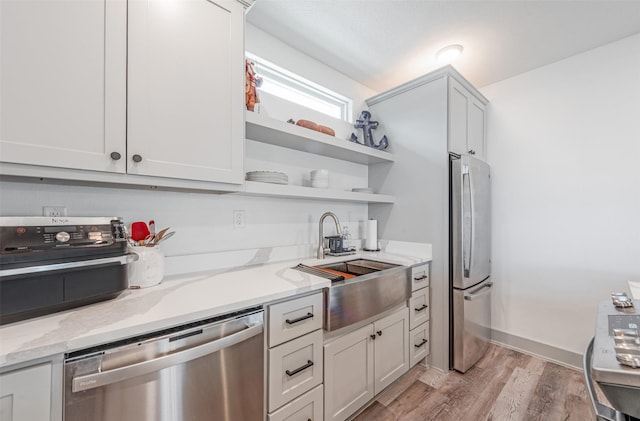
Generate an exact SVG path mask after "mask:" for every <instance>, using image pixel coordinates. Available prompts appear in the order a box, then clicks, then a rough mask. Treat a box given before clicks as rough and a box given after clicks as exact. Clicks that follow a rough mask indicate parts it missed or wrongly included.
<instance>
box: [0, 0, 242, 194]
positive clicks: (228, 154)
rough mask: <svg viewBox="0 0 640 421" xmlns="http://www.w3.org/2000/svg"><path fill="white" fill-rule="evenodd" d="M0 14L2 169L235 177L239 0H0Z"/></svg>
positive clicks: (198, 184)
mask: <svg viewBox="0 0 640 421" xmlns="http://www.w3.org/2000/svg"><path fill="white" fill-rule="evenodd" d="M0 19H1V24H2V32H1V36H2V39H1V50H0V58H1V60H0V63H1V64H0V66H1V68H0V70H1V74H0V75H1V76H0V98H1V104H0V105H1V107H0V148H1V149H0V160H1V161H2V162H3V163H7V164H6V165H5V166H4V167H3V169H2V172H3V173H5V174H11V175H25V173H26V174H27V175H29V176H33V175H34V174H36V173H37V176H44V177H51V178H69V179H75V180H85V179H86V180H91V181H105V182H109V183H114V182H115V183H118V182H122V183H126V184H131V183H133V184H154V185H167V186H172V185H178V184H176V183H182V184H179V186H180V187H187V188H188V187H189V186H190V185H189V184H187V183H191V185H193V187H195V188H206V187H207V186H208V185H213V184H212V183H208V184H207V185H203V184H204V183H202V182H218V183H228V184H229V183H230V184H242V182H243V152H244V6H243V3H241V2H239V1H237V0H129V1H125V0H85V1H69V0H47V1H36V0H29V1H23V0H2V1H1V2H0ZM15 164H18V165H15ZM20 164H28V165H30V167H24V168H20ZM34 166H36V167H34ZM50 167H56V168H50ZM25 168H26V169H25ZM62 169H64V170H65V171H62ZM78 170H81V171H78ZM85 170H91V171H92V172H91V173H90V174H89V173H87V172H86V171H85ZM45 171H48V172H45ZM43 172H44V173H43ZM106 173H109V174H106ZM96 174H97V175H96ZM125 174H126V176H125ZM148 176H151V177H148ZM100 177H102V178H100Z"/></svg>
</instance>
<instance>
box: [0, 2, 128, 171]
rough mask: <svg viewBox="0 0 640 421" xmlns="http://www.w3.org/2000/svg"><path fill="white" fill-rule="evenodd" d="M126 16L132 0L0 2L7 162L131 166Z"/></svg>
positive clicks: (0, 115) (2, 142)
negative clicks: (128, 161)
mask: <svg viewBox="0 0 640 421" xmlns="http://www.w3.org/2000/svg"><path fill="white" fill-rule="evenodd" d="M126 20H127V9H126V2H125V1H109V0H94V1H68V0H49V1H22V0H2V1H1V2H0V27H1V28H2V31H1V35H0V36H1V37H2V38H1V39H0V43H1V45H2V47H1V48H0V75H1V76H0V157H1V158H0V159H1V160H2V161H4V162H12V163H21V164H35V165H45V166H52V167H63V168H75V169H85V170H97V171H110V172H120V173H123V172H124V171H125V159H124V158H125V155H126V149H125V143H126V58H127V56H126V54H127V50H126V49H127V45H126V36H127V34H126ZM112 154H113V156H114V157H116V158H117V157H118V155H119V156H120V157H121V158H120V159H113V158H112V156H111V155H112Z"/></svg>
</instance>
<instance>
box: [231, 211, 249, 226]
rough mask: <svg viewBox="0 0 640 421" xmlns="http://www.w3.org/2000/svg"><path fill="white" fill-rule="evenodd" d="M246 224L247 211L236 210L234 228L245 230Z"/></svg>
mask: <svg viewBox="0 0 640 421" xmlns="http://www.w3.org/2000/svg"><path fill="white" fill-rule="evenodd" d="M245 226H246V224H245V211H243V210H234V211H233V228H244V227H245Z"/></svg>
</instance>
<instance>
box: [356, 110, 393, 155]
mask: <svg viewBox="0 0 640 421" xmlns="http://www.w3.org/2000/svg"><path fill="white" fill-rule="evenodd" d="M353 127H355V128H356V129H362V136H363V137H364V143H360V142H359V141H358V136H356V135H355V133H351V137H350V138H349V140H350V141H352V142H355V143H357V144H359V145H365V146H369V147H370V148H374V149H378V150H381V151H383V150H385V149H387V148H388V147H389V139H387V136H386V135H385V136H382V139H380V142H379V143H378V144H376V143H375V141H374V140H373V134H372V133H371V130H372V129H377V128H378V122H377V121H371V113H370V112H369V111H363V112H361V113H360V118H358V119H357V120H356V124H354V125H353Z"/></svg>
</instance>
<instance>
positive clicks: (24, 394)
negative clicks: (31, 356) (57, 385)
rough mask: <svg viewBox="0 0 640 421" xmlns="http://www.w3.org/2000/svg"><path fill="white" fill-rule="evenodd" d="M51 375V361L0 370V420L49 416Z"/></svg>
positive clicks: (38, 419)
mask: <svg viewBox="0 0 640 421" xmlns="http://www.w3.org/2000/svg"><path fill="white" fill-rule="evenodd" d="M51 379H52V364H51V363H44V364H40V365H35V366H32V367H27V368H22V369H18V370H14V371H9V372H7V373H3V374H0V420H2V421H21V420H29V421H45V420H46V421H49V420H51V419H52V413H51V389H52V388H51ZM56 419H57V418H56Z"/></svg>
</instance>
